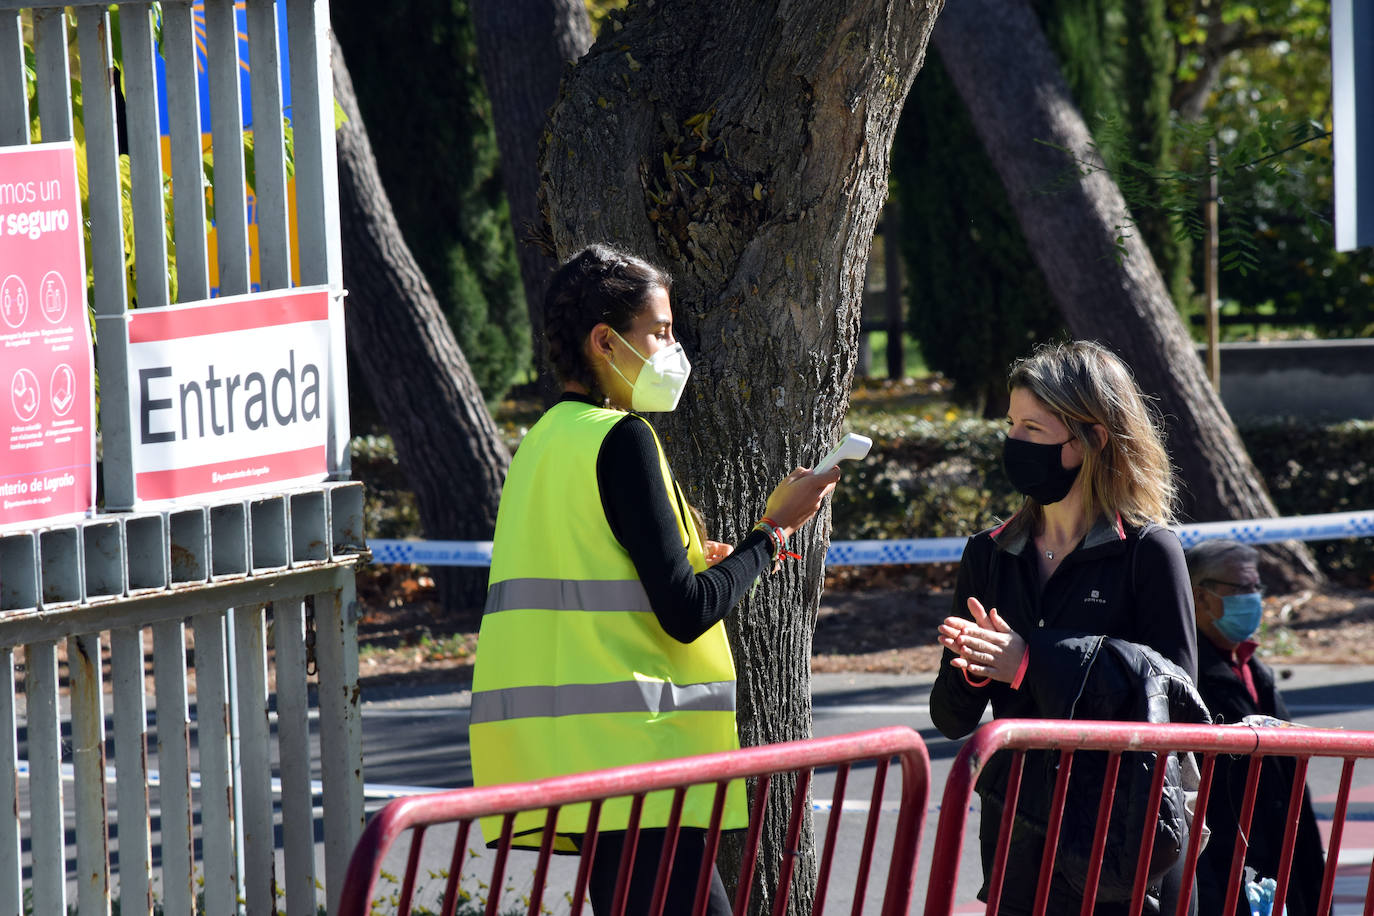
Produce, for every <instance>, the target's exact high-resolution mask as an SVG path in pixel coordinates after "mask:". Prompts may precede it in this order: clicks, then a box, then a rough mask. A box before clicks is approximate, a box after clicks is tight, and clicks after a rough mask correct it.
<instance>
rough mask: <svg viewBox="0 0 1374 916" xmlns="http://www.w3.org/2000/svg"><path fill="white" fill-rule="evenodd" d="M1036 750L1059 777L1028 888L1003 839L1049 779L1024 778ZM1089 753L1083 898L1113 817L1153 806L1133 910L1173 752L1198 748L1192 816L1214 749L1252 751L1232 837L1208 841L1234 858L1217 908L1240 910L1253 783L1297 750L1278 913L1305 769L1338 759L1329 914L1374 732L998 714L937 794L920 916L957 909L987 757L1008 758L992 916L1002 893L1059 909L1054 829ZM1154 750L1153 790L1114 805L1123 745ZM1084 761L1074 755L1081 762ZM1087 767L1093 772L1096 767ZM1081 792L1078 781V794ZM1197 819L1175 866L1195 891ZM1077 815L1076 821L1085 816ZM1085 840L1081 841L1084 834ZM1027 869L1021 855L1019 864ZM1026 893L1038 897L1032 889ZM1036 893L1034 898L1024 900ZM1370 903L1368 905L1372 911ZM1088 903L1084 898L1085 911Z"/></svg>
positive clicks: (1201, 806)
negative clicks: (1102, 758) (1103, 760)
mask: <svg viewBox="0 0 1374 916" xmlns="http://www.w3.org/2000/svg"><path fill="white" fill-rule="evenodd" d="M1036 751H1047V752H1051V753H1053V754H1055V755H1056V757H1057V761H1056V762H1055V764H1054V766H1053V770H1054V773H1055V780H1054V787H1053V796H1052V799H1051V801H1050V804H1049V805H1048V806H1046V809H1047V813H1048V817H1047V820H1046V822H1045V823H1044V824H1043V825H1041V826H1042V827H1043V829H1044V855H1043V857H1042V859H1041V861H1040V863H1039V864H1038V874H1039V883H1038V886H1037V887H1035V888H1030V887H1023V886H1017V887H1010V886H1004V878H1005V875H1006V873H1007V866H1008V861H1009V859H1008V857H1009V855H1010V847H1009V842H1010V838H1011V837H1012V835H1013V834H1012V823H1013V818H1014V817H1015V819H1016V823H1017V824H1018V828H1017V832H1018V834H1021V835H1024V831H1025V829H1026V827H1025V824H1024V822H1023V814H1022V812H1021V811H1020V810H1019V809H1018V807H1017V805H1018V797H1020V798H1025V797H1027V796H1032V797H1034V796H1040V797H1043V793H1044V792H1045V790H1046V788H1047V787H1046V786H1041V785H1026V784H1024V779H1023V775H1022V774H1023V772H1024V770H1023V766H1024V765H1026V762H1027V760H1028V757H1029V756H1030V754H1033V753H1034V752H1036ZM1084 751H1106V752H1108V760H1107V765H1106V767H1105V774H1106V775H1105V778H1104V780H1103V782H1102V787H1101V791H1100V794H1097V793H1092V795H1093V796H1095V797H1089V798H1087V799H1083V798H1079V799H1078V800H1077V804H1079V805H1082V804H1089V805H1091V809H1092V812H1093V814H1094V821H1095V823H1096V827H1095V832H1094V833H1093V836H1092V846H1091V856H1090V857H1089V858H1088V860H1087V861H1088V867H1087V871H1086V872H1085V873H1083V874H1082V875H1081V876H1080V877H1081V879H1082V884H1083V888H1082V895H1083V897H1085V898H1087V899H1090V900H1091V899H1092V898H1094V897H1095V896H1096V893H1097V890H1098V878H1099V875H1100V873H1101V872H1100V869H1101V863H1102V862H1103V857H1104V855H1109V854H1118V855H1119V854H1122V849H1123V846H1124V845H1126V844H1122V845H1116V844H1108V842H1107V838H1108V831H1109V825H1111V824H1112V822H1113V821H1114V819H1115V818H1116V817H1117V811H1120V810H1122V808H1131V807H1136V808H1137V809H1139V806H1141V805H1142V802H1143V810H1144V811H1146V812H1152V813H1151V814H1150V815H1149V816H1147V817H1144V818H1143V824H1142V827H1143V831H1144V832H1143V833H1142V835H1141V837H1140V840H1139V842H1136V843H1131V844H1129V845H1130V848H1132V849H1138V859H1137V860H1136V866H1135V869H1134V871H1133V874H1134V876H1135V882H1134V887H1133V889H1132V895H1131V901H1130V903H1129V905H1128V906H1129V909H1127V910H1126V912H1130V913H1140V912H1142V906H1143V905H1144V894H1145V890H1146V888H1145V885H1146V876H1147V873H1148V870H1149V864H1150V856H1151V854H1152V843H1151V842H1150V837H1151V836H1152V834H1153V831H1154V827H1155V823H1154V822H1155V818H1156V816H1157V814H1158V811H1159V806H1160V798H1161V793H1162V791H1163V785H1164V780H1165V765H1166V761H1167V759H1168V756H1167V755H1168V752H1184V751H1191V752H1193V753H1194V754H1195V755H1196V756H1197V758H1198V760H1199V761H1200V762H1199V768H1200V784H1199V786H1198V790H1197V797H1196V812H1198V813H1201V812H1204V811H1206V810H1207V806H1208V798H1209V796H1210V794H1211V793H1212V792H1214V791H1221V790H1222V789H1221V787H1219V786H1214V785H1213V782H1212V774H1213V771H1214V768H1215V766H1216V761H1217V758H1218V756H1219V755H1239V756H1241V757H1248V758H1249V764H1248V766H1247V768H1246V784H1245V787H1244V796H1243V802H1242V809H1241V814H1240V819H1239V820H1238V824H1237V826H1238V830H1237V832H1236V834H1235V835H1234V836H1224V835H1218V834H1217V833H1213V835H1212V836H1211V840H1210V842H1212V843H1222V844H1225V845H1224V846H1223V847H1222V848H1223V849H1226V848H1229V849H1231V859H1230V862H1231V866H1230V871H1229V879H1228V882H1227V884H1226V891H1227V894H1228V897H1227V902H1226V905H1225V907H1224V908H1223V909H1222V912H1225V913H1232V912H1235V911H1236V902H1237V899H1241V900H1243V899H1244V895H1243V893H1242V886H1243V884H1244V881H1245V879H1244V876H1243V871H1242V868H1243V866H1244V864H1245V861H1246V858H1245V857H1246V853H1247V850H1248V849H1249V845H1250V842H1251V838H1250V833H1251V827H1252V824H1251V817H1252V815H1253V812H1254V810H1255V805H1256V800H1257V797H1256V796H1257V792H1258V791H1259V789H1260V770H1261V767H1262V765H1263V763H1264V761H1265V760H1266V759H1267V758H1272V757H1289V758H1295V764H1294V773H1293V777H1292V786H1291V788H1289V789H1288V790H1287V791H1286V792H1285V796H1284V801H1285V802H1286V814H1285V819H1284V824H1285V828H1284V835H1283V839H1282V858H1281V864H1280V867H1279V874H1277V875H1273V876H1269V877H1274V878H1275V879H1276V889H1275V894H1274V900H1273V911H1274V912H1275V913H1278V912H1281V911H1282V910H1283V905H1284V900H1285V895H1286V893H1287V891H1288V889H1289V873H1288V869H1289V866H1290V864H1291V862H1292V861H1293V850H1294V845H1295V841H1296V836H1297V830H1298V822H1299V816H1300V811H1301V808H1302V805H1303V785H1304V782H1305V780H1306V778H1307V773H1308V766H1309V763H1310V762H1311V761H1313V760H1314V759H1322V758H1329V759H1332V760H1334V761H1339V762H1340V764H1341V775H1340V782H1339V786H1340V788H1339V790H1338V792H1337V800H1336V805H1335V811H1334V815H1333V819H1332V827H1331V834H1330V839H1329V842H1328V849H1327V851H1326V865H1325V870H1324V874H1323V878H1322V884H1321V889H1320V892H1319V901H1320V902H1319V905H1318V906H1317V908H1316V910H1315V912H1320V913H1326V912H1330V911H1331V900H1332V894H1333V887H1334V882H1335V876H1336V867H1337V863H1338V860H1339V854H1340V851H1341V837H1342V833H1343V831H1344V829H1345V827H1346V822H1347V812H1348V806H1349V803H1350V801H1351V783H1352V778H1353V775H1354V768H1355V763H1356V761H1358V760H1367V759H1370V758H1374V733H1370V732H1356V731H1344V730H1337V729H1315V728H1296V727H1287V728H1281V727H1279V728H1276V727H1254V726H1247V725H1225V726H1218V725H1181V724H1165V725H1148V724H1141V723H1123V722H1087V721H1084V722H1077V721H1063V720H1048V719H1003V720H999V721H996V722H992V723H989V724H987V725H984V726H983V727H982V728H980V729H979V730H978V731H976V732H975V733H974V734H973V735H972V736H971V737H970V738H969V739H968V741H967V742H966V743H965V744H964V746H963V748H962V749H961V750H960V752H959V755H958V757H957V758H956V759H955V761H954V765H953V767H952V769H951V770H950V775H949V778H948V779H947V781H946V783H945V789H944V795H943V798H942V801H941V804H940V820H939V824H938V825H937V827H936V834H935V850H934V854H933V857H932V860H931V865H930V879H929V886H928V891H927V896H926V909H925V913H926V916H947V914H949V913H951V912H954V909H955V900H956V885H957V881H958V874H959V858H960V851H961V848H962V847H963V843H964V834H965V830H966V828H967V825H968V823H967V822H968V819H969V814H970V808H971V805H970V802H971V801H972V797H973V791H974V786H975V783H976V782H977V780H978V777H979V775H980V774H981V773H982V772H983V770H984V769H985V768H986V767H987V765H988V764H989V762H990V761H992V760H993V758H994V757H995V756H997V755H1007V754H1009V755H1012V756H1011V766H1010V768H1009V771H1008V778H1007V790H1006V796H1005V799H1004V802H1005V804H1004V807H1003V816H1002V818H1001V821H1000V825H999V828H998V834H997V842H996V852H995V855H994V859H993V861H992V863H991V868H990V869H989V878H988V887H987V898H988V899H987V909H986V911H987V912H988V913H995V912H997V911H998V906H999V901H1001V900H1014V901H1015V902H1016V906H1017V909H1018V911H1025V910H1026V909H1027V908H1028V907H1032V906H1033V908H1031V909H1030V910H1029V911H1030V912H1033V913H1036V914H1041V913H1046V912H1052V911H1055V908H1054V907H1050V908H1049V909H1047V907H1048V906H1049V899H1050V898H1049V889H1050V882H1051V876H1052V875H1053V874H1054V869H1055V861H1056V856H1057V855H1058V854H1062V853H1063V847H1062V846H1061V844H1060V843H1059V842H1057V840H1058V838H1059V837H1060V836H1061V833H1060V831H1061V829H1064V830H1067V829H1068V828H1067V826H1066V824H1067V822H1066V820H1065V810H1066V800H1067V799H1068V797H1069V796H1070V794H1071V790H1070V787H1069V780H1070V775H1071V773H1072V770H1073V766H1074V760H1075V756H1076V755H1078V754H1079V753H1081V752H1084ZM1129 752H1151V753H1157V756H1156V757H1155V761H1154V764H1153V768H1152V779H1151V783H1150V792H1149V795H1148V796H1147V797H1146V798H1144V799H1143V800H1142V799H1140V798H1130V799H1123V800H1118V801H1116V802H1115V803H1116V805H1117V808H1116V809H1114V808H1113V803H1114V795H1115V789H1116V785H1117V782H1116V777H1117V774H1118V773H1119V772H1120V770H1119V768H1121V767H1124V766H1127V765H1128V764H1125V763H1123V758H1122V755H1123V753H1129ZM1080 759H1081V758H1080ZM1094 772H1095V773H1096V772H1099V771H1097V770H1094ZM1079 791H1081V789H1080V790H1079ZM1200 821H1201V818H1199V817H1197V816H1196V815H1195V816H1194V817H1193V821H1192V829H1191V831H1190V833H1189V834H1188V835H1187V836H1186V837H1185V838H1184V847H1183V855H1182V860H1181V861H1182V863H1183V867H1184V869H1185V870H1184V872H1183V873H1182V874H1183V887H1184V888H1191V887H1192V884H1193V877H1194V875H1195V874H1196V869H1197V865H1198V856H1199V853H1200V852H1201V846H1202V842H1203V839H1202V831H1201V830H1200V829H1199V828H1198V826H1197V824H1198V823H1199V822H1200ZM1080 822H1081V819H1080ZM1086 839H1087V838H1086V836H1084V837H1080V838H1079V840H1080V842H1079V844H1078V845H1079V846H1082V845H1083V842H1084V841H1086ZM1022 865H1023V867H1024V863H1022ZM1032 895H1033V896H1032ZM1032 900H1033V901H1034V902H1033V904H1032V903H1031V901H1032ZM1366 900H1367V901H1370V902H1371V903H1374V895H1369V893H1368V890H1366ZM1188 904H1189V900H1188V897H1187V896H1186V895H1184V896H1182V897H1181V899H1180V900H1178V902H1177V910H1176V912H1177V913H1179V914H1183V913H1186V912H1187V911H1188V909H1187V908H1188ZM1369 906H1370V903H1367V904H1366V908H1365V912H1366V913H1368V912H1369V911H1370V909H1369ZM1091 909H1092V907H1091V906H1090V905H1087V906H1084V908H1083V911H1084V912H1088V911H1090V910H1091Z"/></svg>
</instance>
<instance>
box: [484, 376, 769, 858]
mask: <svg viewBox="0 0 1374 916" xmlns="http://www.w3.org/2000/svg"><path fill="white" fill-rule="evenodd" d="M621 421H624V422H627V423H641V422H645V421H644V420H643V419H641V418H639V417H631V418H629V419H626V415H625V413H624V412H623V411H619V410H611V409H606V408H600V407H593V406H591V405H588V404H584V403H580V402H575V401H563V402H560V403H558V404H555V405H554V406H553V407H551V408H550V409H549V410H548V412H547V413H545V414H544V416H543V417H541V418H540V419H539V421H538V422H537V423H535V425H534V426H533V427H532V428H531V429H530V431H529V433H528V434H527V435H526V436H525V438H524V441H522V442H521V444H520V448H519V449H518V450H517V451H516V454H515V458H514V459H513V460H512V461H511V465H510V471H509V473H508V474H507V476H506V484H505V488H504V489H503V490H502V492H501V506H500V509H499V510H498V512H497V518H496V535H495V541H494V544H493V547H492V563H491V577H490V580H489V582H490V585H489V588H488V592H487V603H486V608H485V610H484V612H483V615H482V629H481V633H480V635H479V637H478V644H477V645H478V649H477V665H476V670H475V672H474V674H473V685H472V714H471V725H470V730H469V738H470V742H471V750H472V771H473V780H474V782H475V784H476V785H478V786H487V785H495V784H500V783H512V782H523V781H526V780H532V779H542V778H545V777H549V776H560V775H565V774H569V773H581V772H585V771H588V770H596V769H603V768H606V767H615V766H622V765H625V764H632V763H645V762H649V761H654V760H664V759H668V758H672V757H685V756H689V755H693V754H706V753H712V752H716V751H727V750H734V749H736V748H738V747H739V739H738V737H737V735H736V732H735V665H734V660H733V658H732V657H731V655H730V645H729V642H728V641H727V639H726V635H725V627H724V624H722V623H717V624H716V625H715V626H713V627H711V629H709V630H708V631H706V633H704V634H702V636H700V637H699V638H697V639H696V640H695V641H693V642H692V643H690V644H687V645H684V644H683V643H680V642H678V641H677V640H675V639H673V638H672V637H671V636H669V635H668V634H667V633H665V632H664V631H663V628H662V627H661V626H660V625H659V622H658V618H657V617H655V616H654V612H653V609H652V608H651V607H650V606H649V599H648V596H647V594H646V593H645V591H644V586H643V585H642V584H641V583H640V581H639V576H638V574H637V573H636V571H635V568H634V564H633V563H631V562H630V557H629V554H628V553H627V552H626V551H625V548H624V547H622V546H621V545H620V542H619V541H617V540H616V538H615V535H614V534H612V532H611V527H610V524H609V523H608V522H607V521H606V514H605V511H604V510H603V508H602V505H601V490H600V487H599V485H598V482H597V477H596V459H597V455H598V454H599V452H600V450H601V443H602V441H603V440H604V439H605V438H606V435H607V433H609V432H610V431H611V428H612V427H614V426H615V424H616V423H619V422H621ZM651 429H652V427H651ZM655 442H656V443H657V437H655ZM658 457H659V465H660V469H661V471H662V474H663V485H664V487H665V488H666V489H667V491H668V497H669V500H670V501H671V502H672V504H673V506H674V507H675V510H676V512H675V514H676V515H677V523H678V530H679V534H680V535H681V537H682V544H683V546H684V547H685V548H686V549H687V556H688V559H689V561H690V562H691V564H692V567H693V569H695V570H697V571H698V572H700V571H701V570H703V569H705V568H706V561H705V556H704V553H703V550H702V545H701V541H700V539H699V538H698V536H697V532H696V528H695V526H694V525H693V524H692V522H691V519H690V518H689V516H688V514H687V513H688V510H687V503H686V500H685V499H684V498H683V496H682V493H681V491H680V490H679V489H678V487H677V484H676V482H675V481H674V480H673V476H672V472H671V471H670V470H669V468H668V459H667V457H666V456H665V455H664V454H663V447H662V445H661V444H659V446H658ZM714 794H715V788H714V786H702V787H698V788H695V789H693V790H691V791H690V792H688V793H687V797H686V801H685V804H684V807H683V812H682V819H681V823H682V825H683V826H689V827H690V826H696V827H705V826H708V825H709V823H710V817H711V808H712V803H713V801H714ZM671 804H672V794H671V793H669V792H660V793H656V794H654V795H650V796H649V797H647V798H646V799H645V803H644V810H643V814H642V816H641V820H640V825H641V826H643V827H663V826H666V825H667V823H668V816H669V809H670V807H671ZM629 811H630V801H629V799H614V800H610V801H607V802H606V803H605V804H604V805H603V806H602V809H601V816H600V820H599V824H598V829H599V830H624V829H625V828H626V827H627V826H628V818H629ZM587 814H588V806H587V805H571V806H568V807H565V808H564V809H562V810H561V811H560V812H559V816H558V823H557V827H556V829H555V834H556V838H555V845H554V848H555V849H556V850H559V851H573V850H575V849H576V848H577V846H576V843H575V841H574V840H575V838H576V837H578V836H580V835H581V834H582V833H583V832H585V830H586V827H587ZM747 820H748V810H747V804H746V801H745V797H744V789H743V786H742V784H740V783H739V782H736V783H734V784H733V785H732V786H731V787H730V790H729V792H728V793H727V797H726V806H725V813H724V818H723V820H722V826H723V827H724V828H726V829H731V828H738V827H744V826H746V824H747ZM544 823H545V813H544V812H543V811H535V812H529V813H527V814H523V815H521V816H519V817H517V818H516V821H515V825H514V828H513V836H514V840H513V842H514V844H515V845H517V846H527V847H534V848H537V847H538V846H539V843H540V840H541V839H542V834H543V830H544ZM500 831H501V819H500V818H488V819H483V821H482V833H483V836H484V838H485V839H486V841H487V842H492V841H495V840H497V839H498V838H499V837H500Z"/></svg>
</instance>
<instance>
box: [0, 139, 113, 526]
mask: <svg viewBox="0 0 1374 916" xmlns="http://www.w3.org/2000/svg"><path fill="white" fill-rule="evenodd" d="M94 378H95V364H94V359H93V357H92V354H91V326H90V322H89V320H87V316H86V267H85V258H84V245H83V243H82V239H81V192H80V190H79V188H78V186H77V180H76V148H75V146H74V145H73V144H72V143H71V141H65V142H62V143H35V144H32V145H30V146H14V147H6V148H0V382H3V384H4V388H3V389H0V529H4V528H14V527H23V528H28V527H35V526H37V525H40V524H44V523H47V522H51V521H54V520H57V519H64V518H74V517H80V516H82V515H85V514H87V513H89V512H90V510H91V508H92V507H93V505H94V503H95V393H94V392H95V384H94Z"/></svg>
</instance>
